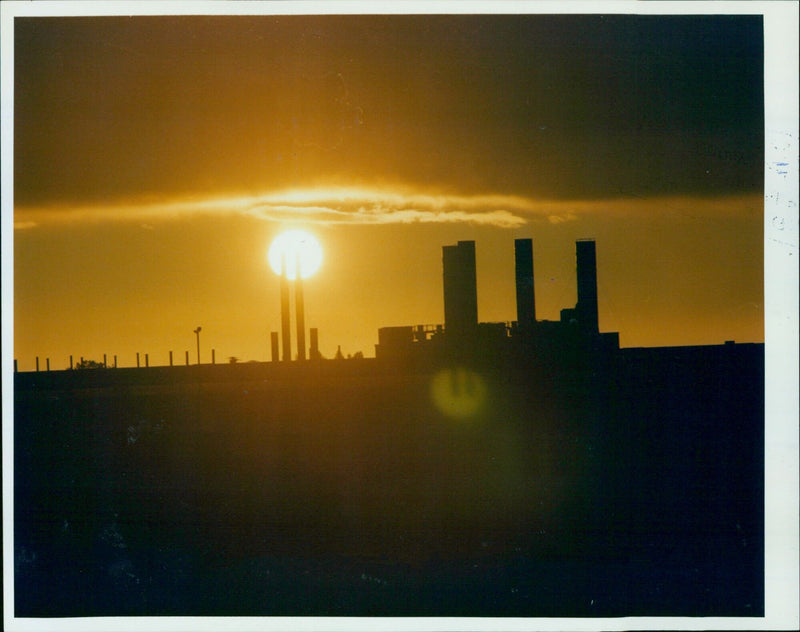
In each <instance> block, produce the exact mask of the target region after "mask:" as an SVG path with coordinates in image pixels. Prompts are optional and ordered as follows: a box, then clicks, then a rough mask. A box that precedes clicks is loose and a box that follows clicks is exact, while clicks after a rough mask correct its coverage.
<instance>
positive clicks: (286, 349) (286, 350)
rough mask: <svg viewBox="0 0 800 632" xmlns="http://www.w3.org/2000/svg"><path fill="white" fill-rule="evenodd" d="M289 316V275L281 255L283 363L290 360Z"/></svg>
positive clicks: (284, 257) (283, 256)
mask: <svg viewBox="0 0 800 632" xmlns="http://www.w3.org/2000/svg"><path fill="white" fill-rule="evenodd" d="M290 318H291V317H290V315H289V275H288V272H287V270H286V255H285V254H284V255H281V338H282V339H283V361H284V362H289V361H290V360H291V359H292V339H291V320H290Z"/></svg>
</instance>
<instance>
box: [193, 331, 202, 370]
mask: <svg viewBox="0 0 800 632" xmlns="http://www.w3.org/2000/svg"><path fill="white" fill-rule="evenodd" d="M202 329H203V328H202V327H199V326H198V327H197V329H195V330H194V333H195V335H196V336H197V364H200V331H201V330H202Z"/></svg>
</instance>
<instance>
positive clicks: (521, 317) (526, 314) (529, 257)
mask: <svg viewBox="0 0 800 632" xmlns="http://www.w3.org/2000/svg"><path fill="white" fill-rule="evenodd" d="M514 264H515V271H516V281H517V324H518V326H519V328H520V329H522V330H526V329H530V327H531V325H533V323H535V322H536V293H535V292H534V288H533V240H532V239H515V240H514Z"/></svg>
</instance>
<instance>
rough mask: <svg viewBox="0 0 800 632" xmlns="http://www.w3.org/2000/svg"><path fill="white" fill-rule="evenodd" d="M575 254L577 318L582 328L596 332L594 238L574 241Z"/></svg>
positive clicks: (597, 328)
mask: <svg viewBox="0 0 800 632" xmlns="http://www.w3.org/2000/svg"><path fill="white" fill-rule="evenodd" d="M575 256H576V258H577V264H578V304H577V305H576V306H575V311H576V312H577V314H576V315H577V320H578V323H579V324H580V325H581V327H583V328H584V329H587V330H589V331H591V332H592V333H597V332H598V331H599V325H598V317H597V255H596V251H595V243H594V239H579V240H578V241H576V242H575Z"/></svg>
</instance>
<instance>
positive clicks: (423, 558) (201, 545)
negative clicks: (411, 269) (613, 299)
mask: <svg viewBox="0 0 800 632" xmlns="http://www.w3.org/2000/svg"><path fill="white" fill-rule="evenodd" d="M763 378H764V366H763V345H725V346H720V347H697V348H670V349H647V350H644V349H642V350H636V349H629V350H622V351H620V352H618V353H615V354H611V355H609V356H608V357H603V358H589V359H585V358H584V359H580V358H578V359H576V358H573V359H572V360H570V361H564V362H556V363H543V362H535V363H534V362H531V361H530V360H528V359H525V358H506V359H504V360H503V361H491V362H477V363H476V362H466V363H460V364H452V363H439V364H438V365H435V366H434V365H431V366H419V365H418V366H413V365H411V364H406V365H403V366H399V365H397V364H393V363H391V362H382V361H379V360H369V359H367V360H342V361H319V362H308V363H302V364H299V363H292V364H290V365H273V364H244V365H242V364H239V365H224V366H202V367H174V368H168V367H163V368H150V369H116V370H103V369H98V370H84V371H62V372H52V373H27V374H17V375H16V376H15V446H14V447H15V487H14V489H15V571H16V580H15V581H16V614H17V616H36V617H41V616H43V617H48V616H94V615H350V616H385V615H391V616H416V615H426V616H435V615H443V616H623V615H669V616H674V615H686V616H706V615H714V616H757V615H761V614H763V610H764V596H763V526H762V525H763V495H764V489H763V466H764V463H763V425H764V417H763V415H764V414H763V404H764V401H763V398H764V389H763Z"/></svg>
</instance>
